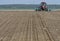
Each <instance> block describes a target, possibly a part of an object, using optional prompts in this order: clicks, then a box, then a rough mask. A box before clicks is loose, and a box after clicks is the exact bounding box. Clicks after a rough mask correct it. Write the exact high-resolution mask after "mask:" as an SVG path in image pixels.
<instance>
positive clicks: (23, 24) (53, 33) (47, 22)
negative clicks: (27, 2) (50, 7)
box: [0, 11, 60, 41]
mask: <svg viewBox="0 0 60 41" xmlns="http://www.w3.org/2000/svg"><path fill="white" fill-rule="evenodd" d="M0 41H60V12H59V11H57V12H35V11H0Z"/></svg>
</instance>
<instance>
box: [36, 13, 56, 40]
mask: <svg viewBox="0 0 60 41" xmlns="http://www.w3.org/2000/svg"><path fill="white" fill-rule="evenodd" d="M37 17H38V18H39V20H40V22H41V24H42V26H43V27H42V28H41V29H42V30H43V33H44V35H45V38H46V41H55V40H54V39H53V37H52V36H51V33H50V32H49V30H48V29H47V27H46V25H45V22H44V20H43V19H42V18H41V15H39V14H37Z"/></svg>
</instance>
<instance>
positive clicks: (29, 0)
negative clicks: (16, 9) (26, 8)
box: [0, 0, 60, 4]
mask: <svg viewBox="0 0 60 41" xmlns="http://www.w3.org/2000/svg"><path fill="white" fill-rule="evenodd" d="M41 1H42V0H0V4H39V3H40V2H41ZM45 2H47V3H48V4H60V0H45Z"/></svg>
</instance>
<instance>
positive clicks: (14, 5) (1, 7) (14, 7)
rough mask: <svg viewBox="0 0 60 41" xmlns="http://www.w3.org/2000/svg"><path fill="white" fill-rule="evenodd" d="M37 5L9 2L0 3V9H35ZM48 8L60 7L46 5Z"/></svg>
mask: <svg viewBox="0 0 60 41" xmlns="http://www.w3.org/2000/svg"><path fill="white" fill-rule="evenodd" d="M37 7H39V5H32V4H29V5H28V4H9V5H0V9H35V8H37ZM48 8H50V9H60V5H48Z"/></svg>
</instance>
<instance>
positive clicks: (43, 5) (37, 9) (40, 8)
mask: <svg viewBox="0 0 60 41" xmlns="http://www.w3.org/2000/svg"><path fill="white" fill-rule="evenodd" d="M36 11H51V10H49V9H48V7H47V4H46V2H41V4H40V6H39V7H38V8H36Z"/></svg>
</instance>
